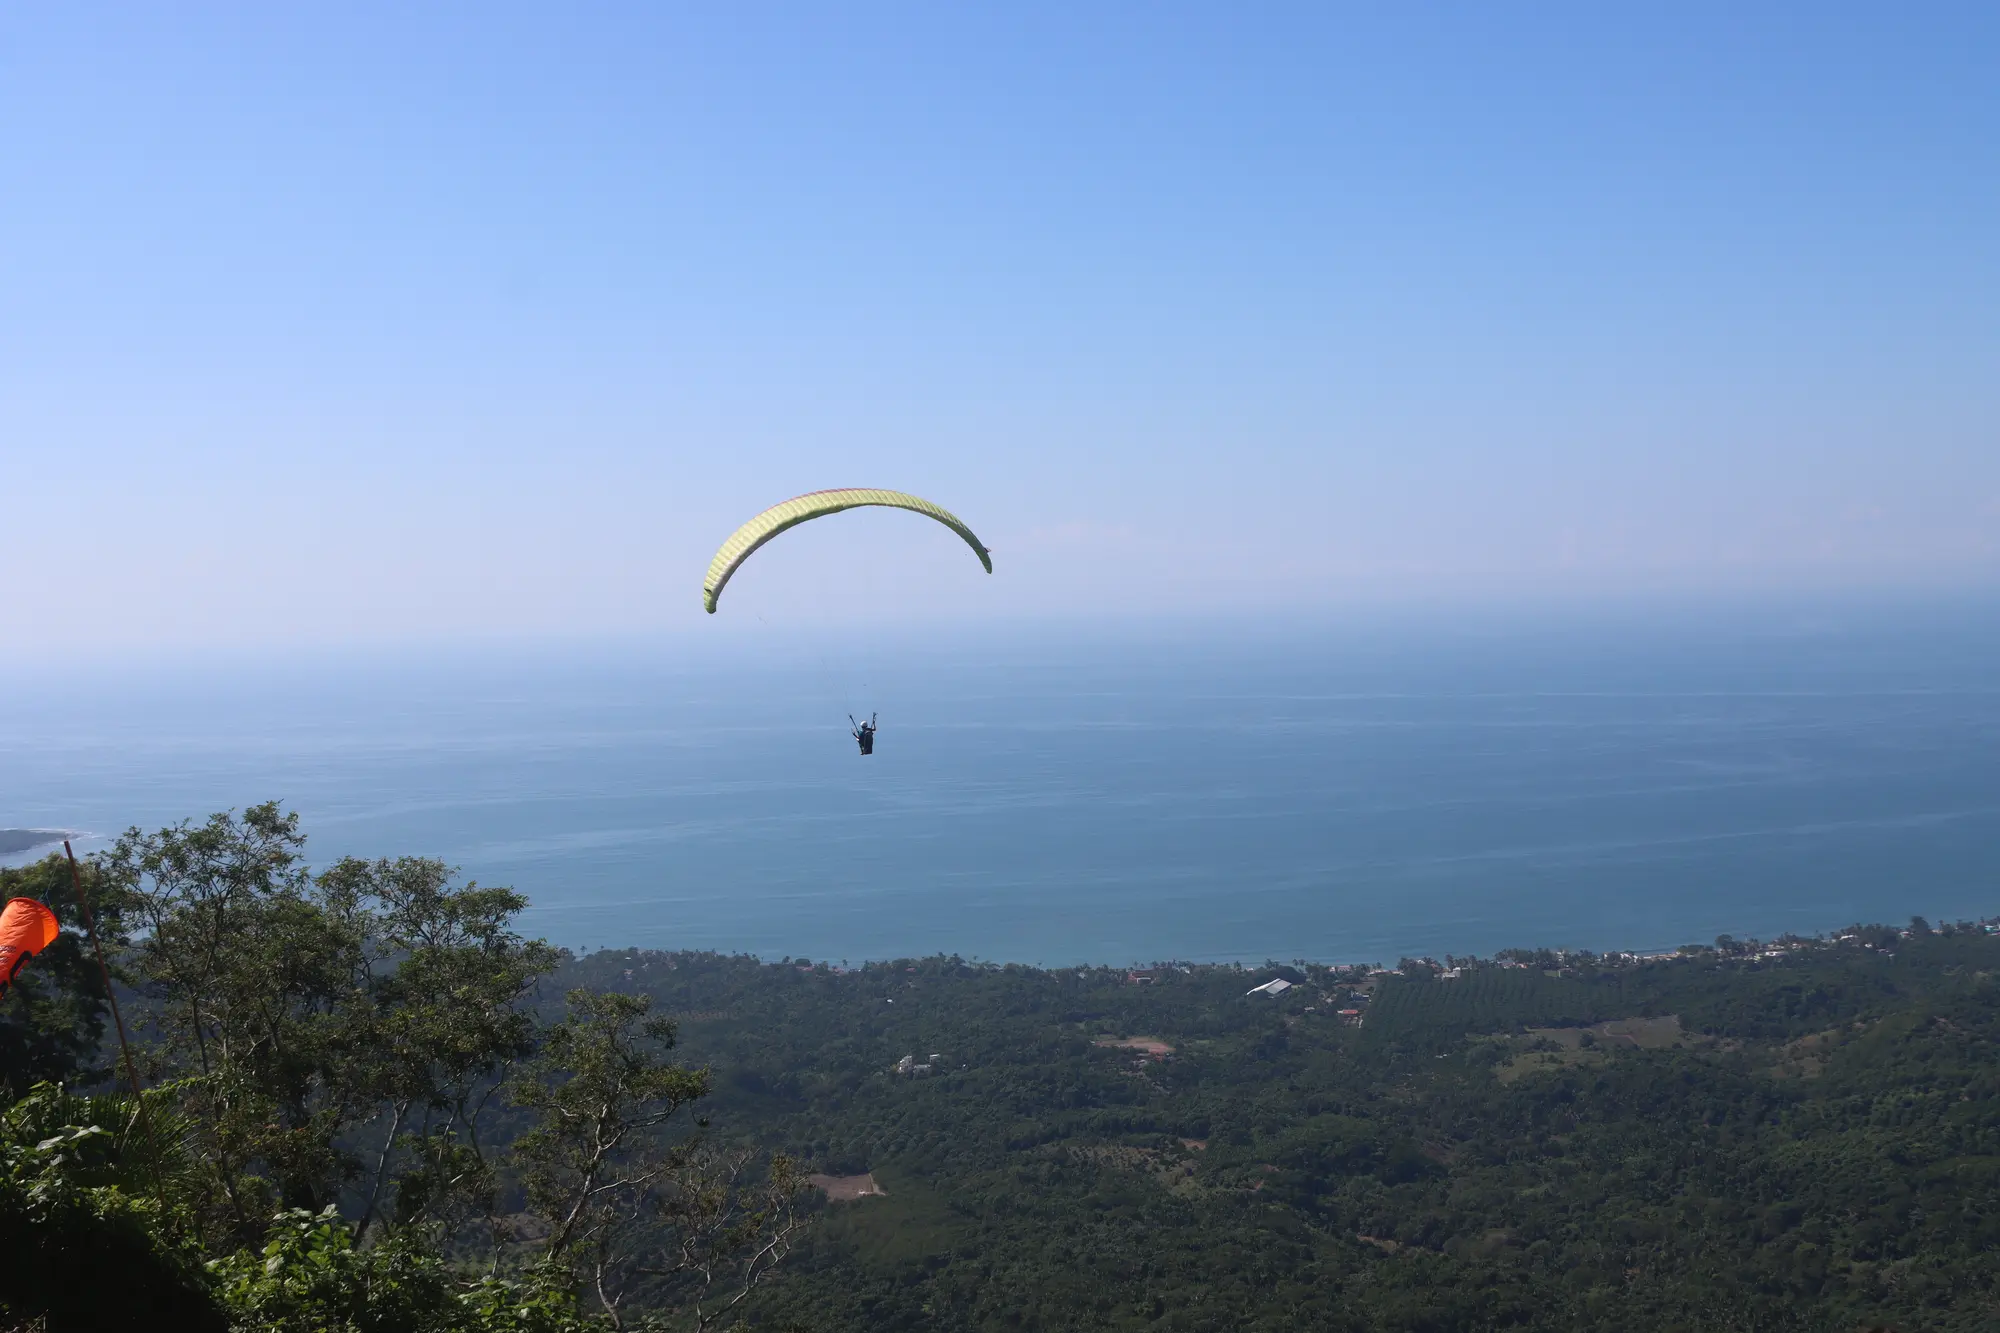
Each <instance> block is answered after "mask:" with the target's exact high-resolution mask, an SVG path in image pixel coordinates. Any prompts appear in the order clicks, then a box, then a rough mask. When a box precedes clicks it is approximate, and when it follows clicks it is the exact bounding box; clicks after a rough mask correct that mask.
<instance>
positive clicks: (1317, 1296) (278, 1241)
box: [0, 806, 2000, 1333]
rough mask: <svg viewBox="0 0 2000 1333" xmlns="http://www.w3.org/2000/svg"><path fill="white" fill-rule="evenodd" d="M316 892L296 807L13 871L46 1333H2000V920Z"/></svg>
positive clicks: (20, 1190)
mask: <svg viewBox="0 0 2000 1333" xmlns="http://www.w3.org/2000/svg"><path fill="white" fill-rule="evenodd" d="M302 847H303V837H302V835H301V834H300V832H299V830H298V828H297V825H296V820H295V819H293V818H292V817H291V816H289V815H286V814H284V813H283V812H282V811H280V810H279V809H278V808H277V807H275V806H259V807H254V808H253V809H251V810H249V811H246V812H244V814H243V816H242V817H240V818H238V817H234V816H216V817H214V818H213V819H211V820H209V821H207V822H206V823H203V824H198V825H183V826H178V827H176V828H172V829H165V830H160V831H158V832H157V833H152V834H142V833H139V832H137V831H134V832H133V833H131V834H129V835H127V837H126V838H125V839H123V840H121V841H120V842H119V844H118V845H117V846H116V847H114V848H113V849H112V850H111V851H110V852H108V853H106V854H104V855H102V856H99V857H96V858H94V859H93V860H92V861H91V862H90V863H88V864H87V865H85V866H83V867H80V868H79V870H78V872H77V879H76V880H75V881H72V879H71V877H70V871H69V867H68V866H67V864H66V863H64V862H63V861H62V860H61V859H60V858H51V859H49V860H46V861H43V862H39V863H37V864H35V865H31V866H29V867H26V868H23V869H17V870H4V871H0V897H12V896H14V895H17V894H19V895H26V896H31V897H35V898H37V899H39V900H41V901H44V902H46V903H48V904H49V905H50V906H51V907H53V908H54V909H55V910H56V912H57V914H58V916H59V917H60V918H61V919H62V920H63V921H64V922H65V923H66V931H65V934H64V935H63V936H62V937H61V938H60V939H59V940H58V941H57V943H56V944H55V945H53V946H52V947H51V948H50V949H49V950H48V951H47V952H46V953H45V954H43V955H42V956H41V957H39V958H37V959H35V960H34V962H33V963H32V964H31V965H30V966H29V968H28V970H27V971H25V972H24V973H23V974H22V976H21V978H20V979H19V980H18V981H17V983H16V984H15V986H14V987H13V989H12V990H11V991H10V993H9V994H8V996H7V997H6V999H5V1001H4V1003H0V1057H4V1069H0V1073H4V1076H5V1092H4V1097H5V1100H6V1105H5V1107H4V1108H0V1242H4V1244H0V1256H3V1257H4V1270H0V1327H9V1326H19V1327H24V1328H25V1327H34V1328H38V1329H41V1330H44V1333H66V1331H67V1330H72V1329H94V1328H101V1327H123V1326H128V1325H130V1324H132V1322H133V1321H136V1320H142V1319H153V1320H159V1319H164V1318H167V1317H168V1316H169V1315H171V1319H172V1322H174V1323H175V1324H176V1325H177V1326H180V1327H189V1328H199V1327H209V1328H215V1329H218V1330H220V1329H224V1328H231V1329H239V1330H250V1329H270V1330H285V1331H288V1333H289V1331H292V1330H296V1331H297V1333H318V1330H355V1331H356V1333H360V1331H362V1330H366V1331H367V1333H445V1331H446V1330H459V1329H466V1330H482V1331H484V1333H582V1331H583V1330H587V1329H607V1328H632V1329H636V1328H691V1329H707V1328H718V1329H719V1328H730V1327H739V1326H741V1327H751V1328H767V1329H786V1330H791V1329H815V1330H844V1329H853V1330H861V1329H869V1330H881V1329H890V1330H894V1329H1015V1328H1022V1329H1033V1328H1046V1329H1071V1328H1079V1329H1081V1328H1104V1329H1118V1328H1126V1329H1139V1328H1157V1329H1162V1330H1167V1329H1187V1330H1194V1329H1205V1330H1218V1331H1221V1330H1232V1331H1233V1330H1242V1329H1354V1330H1362V1329H1369V1330H1374V1329H1389V1330H1409V1331H1411V1333H1417V1331H1420V1330H1459V1329H1463V1330H1475V1329H1492V1328H1522V1329H1529V1328H1543V1329H1606V1330H1611V1329H1619V1330H1625V1329H1687V1330H1696V1329H1717V1328H1741V1329H1825V1330H1836V1331H1838V1330H1858V1329H1864V1328H1895V1329H1907V1330H1917V1329H1941V1330H1942V1329H1955V1330H1974V1329H1995V1328H2000V1316H1996V1311H2000V1269H1996V1262H1995V1261H1996V1257H2000V1044H1996V1043H2000V979H1997V978H1996V973H2000V937H1996V936H1995V935H1994V934H1992V933H1991V931H1990V923H1988V924H1987V925H1974V924H1973V923H1955V924H1952V925H1949V926H1940V927H1938V928H1936V929H1933V928H1932V927H1931V926H1929V925H1928V924H1926V923H1924V922H1922V921H1913V922H1912V923H1911V924H1910V926H1909V927H1908V928H1907V929H1891V928H1888V927H1882V926H1873V927H1856V928H1851V929H1849V930H1846V931H1843V932H1841V933H1839V934H1838V935H1837V936H1835V937H1833V938H1830V939H1816V940H1802V939H1787V940H1784V941H1778V942H1775V943H1773V944H1769V945H1764V944H1758V943H1755V942H1747V941H1745V942H1739V941H1735V940H1731V939H1728V938H1727V937H1725V938H1723V939H1721V940H1718V941H1716V943H1715V945H1714V946H1704V947H1694V946H1690V947H1688V948H1685V949H1683V950H1682V951H1681V952H1680V953H1679V954H1677V955H1674V956H1668V957H1658V958H1633V957H1630V956H1604V957H1599V956H1595V955H1589V954H1559V953H1554V952H1549V951H1546V950H1544V951H1513V952H1510V953H1509V954H1506V955H1503V956H1502V957H1500V958H1497V959H1478V958H1465V959H1460V958H1451V959H1447V960H1445V962H1444V963H1443V964H1439V963H1435V962H1432V961H1431V960H1427V959H1420V960H1412V959H1405V960H1402V962H1401V963H1400V964H1399V966H1398V967H1397V968H1396V969H1393V970H1390V969H1380V968H1341V969H1332V968H1326V967H1320V966H1308V965H1304V964H1299V965H1291V966H1279V965H1272V966H1268V967H1264V968H1259V969H1247V970H1246V969H1243V968H1237V967H1224V966H1158V967H1153V968H1148V969H1146V970H1144V971H1142V972H1129V971H1127V970H1126V969H1123V968H1081V969H1063V970H1058V971H1048V970H1040V969H1035V968H1028V967H1016V966H1004V967H1003V966H994V965H990V964H969V963H967V962H965V961H963V960H961V959H958V958H929V959H919V960H902V961H898V962H894V963H874V964H869V965H865V966H861V967H858V968H854V969H847V968H844V967H832V966H829V965H827V964H826V963H824V962H810V961H807V960H803V959H787V960H784V961H781V962H775V963H770V962H760V961H758V960H755V959H751V958H742V957H721V956H716V955H712V954H694V953H670V952H643V951H631V950H622V951H620V950H614V951H604V952H599V953H594V954H591V955H588V956H587V957H582V958H574V957H570V956H568V955H566V954H564V953H562V952H561V951H559V950H556V949H553V948H550V947H549V946H547V945H545V944H543V943H542V942H540V941H536V940H532V939H527V938H524V937H522V936H521V935H520V934H518V933H517V932H516V930H515V927H514V923H515V921H516V918H517V916H518V914H519V912H520V909H521V907H522V906H523V903H524V900H523V899H522V898H521V897H520V896H519V895H518V894H514V893H512V892H510V891H508V890H504V889H492V888H480V887H478V886H476V885H471V884H466V883H463V882H461V881H459V880H458V879H456V878H455V877H454V876H453V875H452V874H451V872H450V871H449V869H448V868H447V867H444V866H441V865H439V864H438V863H437V862H434V861H425V860H419V859H403V860H394V861H377V862H361V861H354V860H341V861H337V862H335V863H333V864H332V865H330V866H328V867H326V868H325V869H322V870H319V871H316V872H315V871H313V870H311V869H309V868H308V867H307V866H306V864H305V863H304V861H303V859H302ZM76 884H81V885H83V886H85V888H86V889H87V891H88V892H89V893H90V894H91V895H92V897H93V900H94V902H95V905H96V910H97V914H98V921H99V926H100V930H101V933H102V935H103V937H104V940H105V943H106V945H107V948H108V950H109V953H110V956H111V958H112V960H113V963H114V966H115V967H116V968H117V970H118V972H119V974H120V975H121V976H122V977H123V978H124V980H125V982H126V985H125V986H124V987H122V994H123V995H124V997H125V1003H126V1005H127V1013H126V1017H127V1020H128V1025H129V1026H130V1028H131V1030H132V1033H133V1037H134V1041H135V1045H136V1048H137V1051H136V1055H137V1059H136V1072H137V1074H138V1077H139V1079H140V1080H141V1081H142V1082H143V1083H144V1084H145V1091H144V1094H143V1097H142V1098H140V1099H137V1100H135V1099H134V1098H133V1097H132V1096H131V1095H130V1094H129V1092H127V1091H124V1090H122V1088H121V1084H122V1083H123V1082H124V1081H125V1079H124V1076H123V1075H122V1073H121V1071H118V1070H117V1069H116V1067H115V1055H116V1046H115V1044H114V1043H113V1042H112V1040H111V1036H110V1032H111V1028H110V1025H109V1015H108V1010H107V1007H106V1005H105V1002H104V1001H105V997H104V993H103V988H102V985H101V982H100V980H99V979H98V978H99V974H98V972H97V971H96V968H95V964H94V960H93V959H92V957H91V956H90V955H89V954H88V952H87V951H86V948H85V945H84V943H83V940H82V938H81V936H80V934H79V933H78V932H77V931H76V930H75V929H74V926H73V925H72V924H70V923H73V922H74V921H75V920H76V918H77V911H76V908H77V906H78V904H77V902H76V900H75V898H74V886H75V885H76ZM80 1092H87V1093H91V1094H93V1095H90V1096H87V1097H86V1096H80V1095H78V1094H79V1093H80Z"/></svg>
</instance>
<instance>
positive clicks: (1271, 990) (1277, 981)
mask: <svg viewBox="0 0 2000 1333" xmlns="http://www.w3.org/2000/svg"><path fill="white" fill-rule="evenodd" d="M1291 988H1292V983H1291V982H1289V981H1287V980H1285V979H1284V978H1283V977H1273V978H1272V979H1271V980H1269V981H1267V982H1265V983H1264V984H1263V985H1261V986H1252V987H1251V988H1250V989H1249V990H1247V991H1245V992H1243V993H1244V994H1245V995H1283V994H1284V993H1285V992H1286V991H1288V990H1290V989H1291Z"/></svg>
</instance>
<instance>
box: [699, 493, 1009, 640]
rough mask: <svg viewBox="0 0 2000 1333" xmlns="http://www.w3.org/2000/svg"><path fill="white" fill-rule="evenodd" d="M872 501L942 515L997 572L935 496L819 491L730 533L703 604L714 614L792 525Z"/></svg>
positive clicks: (704, 587) (711, 569) (705, 585)
mask: <svg viewBox="0 0 2000 1333" xmlns="http://www.w3.org/2000/svg"><path fill="white" fill-rule="evenodd" d="M870 505H879V506H881V507H883V508H887V509H907V510H909V511H910V512H911V513H913V514H922V515H924V516H925V517H926V518H933V519H936V520H937V521H938V522H940V523H942V524H944V525H945V526H946V527H948V528H950V529H951V530H952V531H953V532H955V533H957V534H958V535H959V536H960V537H962V538H963V539H964V540H965V544H966V545H967V546H970V547H971V548H972V550H973V553H974V554H975V555H977V556H978V557H979V563H980V564H982V565H984V566H986V572H987V573H988V574H991V573H992V572H993V553H992V552H991V551H988V550H987V549H986V546H985V543H983V542H981V541H980V540H979V538H978V537H976V536H974V535H973V532H972V529H971V528H968V527H966V526H965V524H964V523H962V522H960V521H959V520H958V517H957V516H956V515H954V514H952V513H951V512H950V511H949V510H947V509H944V508H942V507H940V506H938V505H934V504H932V503H931V502H930V501H929V500H926V499H923V498H922V497H920V496H915V495H909V494H906V493H905V492H903V491H881V490H871V489H868V488H866V487H850V488H848V489H846V490H837V491H813V492H810V493H809V494H806V495H800V496H796V497H794V498H793V499H790V500H787V501H785V502H784V503H783V504H778V505H772V506H771V507H770V508H769V509H766V510H765V511H764V512H763V513H761V514H759V515H757V517H755V518H753V519H751V520H750V521H749V522H748V523H745V524H744V525H743V526H742V527H740V528H738V529H736V531H735V532H733V533H731V534H730V535H729V540H728V541H726V542H724V543H723V544H722V549H721V550H719V551H717V552H716V553H715V559H713V560H711V561H709V563H708V577H707V578H705V579H703V580H702V584H701V604H702V605H703V606H705V607H707V608H708V613H709V614H710V615H714V614H715V603H716V599H717V598H719V597H721V596H722V589H723V588H724V586H725V585H727V584H728V582H729V579H730V576H731V575H733V574H735V573H736V571H737V569H738V568H740V567H741V566H742V564H743V562H744V561H745V560H748V559H749V558H750V555H751V553H752V552H754V551H755V550H756V549H757V548H758V547H760V546H762V545H763V544H764V543H765V542H767V541H770V540H771V538H773V537H775V536H777V535H778V534H779V533H781V532H783V531H784V530H785V529H786V528H795V527H797V526H798V525H799V524H801V523H805V522H809V521H810V520H812V519H815V518H824V517H826V516H827V515H828V514H838V513H839V512H840V511H841V510H843V509H861V508H865V507H867V506H870Z"/></svg>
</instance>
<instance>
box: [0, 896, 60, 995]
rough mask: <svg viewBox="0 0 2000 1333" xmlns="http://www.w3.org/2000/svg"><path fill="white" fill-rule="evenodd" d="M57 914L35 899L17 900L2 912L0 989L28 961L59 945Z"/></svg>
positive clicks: (0, 925) (0, 928)
mask: <svg viewBox="0 0 2000 1333" xmlns="http://www.w3.org/2000/svg"><path fill="white" fill-rule="evenodd" d="M59 930H60V928H59V927H58V926H57V925H56V914H55V913H54V912H51V911H50V910H49V909H48V908H46V907H44V906H42V905H41V904H40V903H38V902H36V901H35V900H34V899H33V898H14V899H10V900H9V901H8V903H7V910H6V911H4V912H0V990H4V989H5V988H6V986H7V983H9V982H11V981H12V980H13V979H14V977H15V975H16V974H17V973H19V972H20V970H21V969H22V968H23V967H25V966H27V963H28V960H29V959H30V958H33V957H34V956H35V955H36V954H38V953H40V952H41V951H42V950H44V949H46V948H48V947H49V946H50V945H51V944H54V943H55V939H56V935H57V934H58V933H59Z"/></svg>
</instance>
